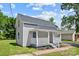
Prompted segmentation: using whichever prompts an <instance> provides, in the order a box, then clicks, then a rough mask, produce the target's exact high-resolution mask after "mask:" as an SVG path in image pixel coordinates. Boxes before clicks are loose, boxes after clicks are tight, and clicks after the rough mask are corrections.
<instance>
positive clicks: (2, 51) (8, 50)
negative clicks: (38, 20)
mask: <svg viewBox="0 0 79 59" xmlns="http://www.w3.org/2000/svg"><path fill="white" fill-rule="evenodd" d="M36 50H37V49H35V48H31V47H21V46H17V45H16V41H15V40H0V56H8V55H15V54H27V53H32V52H34V51H36Z"/></svg>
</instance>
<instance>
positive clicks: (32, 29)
mask: <svg viewBox="0 0 79 59" xmlns="http://www.w3.org/2000/svg"><path fill="white" fill-rule="evenodd" d="M29 29H30V30H29V31H45V32H58V33H60V32H61V30H47V29H35V28H29Z"/></svg>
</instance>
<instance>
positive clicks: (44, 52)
mask: <svg viewBox="0 0 79 59" xmlns="http://www.w3.org/2000/svg"><path fill="white" fill-rule="evenodd" d="M70 48H72V46H70V45H69V46H65V47H61V48H54V49H46V50H39V51H37V52H34V53H33V54H34V55H37V56H38V55H43V54H48V53H52V52H59V51H64V50H68V49H70Z"/></svg>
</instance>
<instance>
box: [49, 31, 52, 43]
mask: <svg viewBox="0 0 79 59" xmlns="http://www.w3.org/2000/svg"><path fill="white" fill-rule="evenodd" d="M49 37H50V43H53V33H52V32H50V34H49Z"/></svg>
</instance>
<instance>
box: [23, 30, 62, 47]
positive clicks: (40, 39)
mask: <svg viewBox="0 0 79 59" xmlns="http://www.w3.org/2000/svg"><path fill="white" fill-rule="evenodd" d="M33 33H35V37H33V36H34V34H33ZM23 35H26V33H25V34H23ZM29 36H30V38H29ZM27 39H28V40H26V39H23V40H24V41H27V42H26V43H25V44H26V45H23V46H30V45H33V46H35V47H40V46H46V45H52V46H54V45H56V46H59V43H60V42H61V32H60V31H55V30H54V31H52V30H45V29H29V30H28V33H27ZM54 47H55V46H54Z"/></svg>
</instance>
